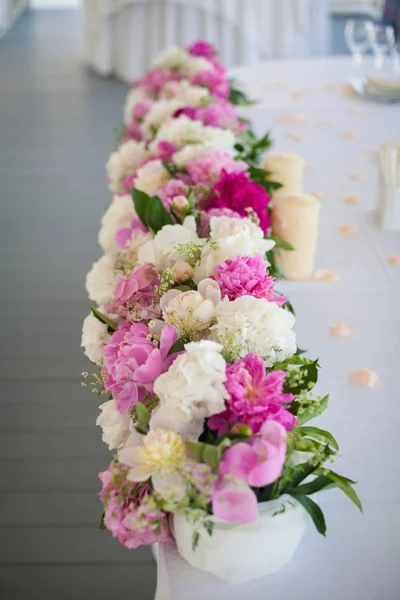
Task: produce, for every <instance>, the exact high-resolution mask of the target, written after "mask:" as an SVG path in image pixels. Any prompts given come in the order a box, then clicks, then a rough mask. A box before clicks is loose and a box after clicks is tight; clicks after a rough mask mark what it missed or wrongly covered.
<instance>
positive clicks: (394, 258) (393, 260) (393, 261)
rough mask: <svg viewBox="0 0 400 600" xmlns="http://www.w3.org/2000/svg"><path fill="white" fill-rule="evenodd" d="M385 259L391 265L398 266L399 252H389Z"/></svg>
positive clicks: (399, 263) (399, 265)
mask: <svg viewBox="0 0 400 600" xmlns="http://www.w3.org/2000/svg"><path fill="white" fill-rule="evenodd" d="M387 261H388V263H389V265H392V267H400V254H391V255H390V256H388V257H387Z"/></svg>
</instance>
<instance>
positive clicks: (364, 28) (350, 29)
mask: <svg viewBox="0 0 400 600" xmlns="http://www.w3.org/2000/svg"><path fill="white" fill-rule="evenodd" d="M372 27H373V23H372V22H371V21H369V20H364V19H363V20H358V19H350V20H348V21H347V23H346V26H345V28H344V34H345V38H346V43H347V47H348V49H349V50H350V52H351V54H352V57H353V64H354V65H356V66H360V65H361V63H362V60H363V56H364V54H365V53H366V52H367V50H368V49H369V46H370V30H371V28H372Z"/></svg>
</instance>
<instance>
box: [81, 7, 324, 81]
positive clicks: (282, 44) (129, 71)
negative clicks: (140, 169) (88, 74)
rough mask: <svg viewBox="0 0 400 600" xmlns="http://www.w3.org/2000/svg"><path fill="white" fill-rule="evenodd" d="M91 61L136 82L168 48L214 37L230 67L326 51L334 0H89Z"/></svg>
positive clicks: (87, 20)
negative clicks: (157, 56)
mask: <svg viewBox="0 0 400 600" xmlns="http://www.w3.org/2000/svg"><path fill="white" fill-rule="evenodd" d="M83 4H84V10H85V48H86V61H87V62H88V64H89V65H91V66H92V67H93V68H94V69H95V70H96V71H97V72H98V73H100V74H102V75H111V74H112V73H114V74H115V75H117V77H119V78H121V79H122V80H124V81H127V82H129V83H131V82H132V81H134V80H135V79H138V78H139V77H141V76H142V75H143V74H144V73H145V71H146V70H148V69H149V67H150V63H151V60H152V58H154V56H155V55H156V54H157V53H158V52H159V51H160V50H162V49H163V48H165V47H168V46H173V45H187V44H189V43H191V42H193V41H195V40H197V39H206V40H207V41H209V42H211V43H214V44H215V45H216V46H217V47H218V49H219V52H220V55H221V60H222V62H223V63H224V64H226V65H227V66H228V67H230V66H234V65H241V64H255V63H258V62H260V61H262V60H265V59H266V58H278V57H290V56H310V55H321V54H326V53H327V50H328V47H329V33H328V29H329V22H328V16H329V0H279V1H277V0H84V2H83Z"/></svg>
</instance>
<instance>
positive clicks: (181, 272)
mask: <svg viewBox="0 0 400 600" xmlns="http://www.w3.org/2000/svg"><path fill="white" fill-rule="evenodd" d="M172 277H173V278H174V281H175V283H183V282H184V281H189V279H192V277H193V268H192V267H191V266H190V265H189V263H187V262H185V261H184V260H178V261H177V262H176V263H175V264H174V266H173V267H172Z"/></svg>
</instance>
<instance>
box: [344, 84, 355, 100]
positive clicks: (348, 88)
mask: <svg viewBox="0 0 400 600" xmlns="http://www.w3.org/2000/svg"><path fill="white" fill-rule="evenodd" d="M342 94H343V96H347V97H349V98H356V97H357V92H356V91H355V90H354V89H353V88H352V86H351V85H348V84H345V85H343V86H342Z"/></svg>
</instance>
